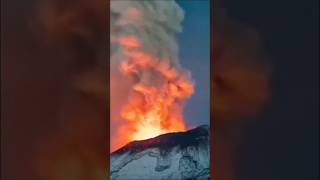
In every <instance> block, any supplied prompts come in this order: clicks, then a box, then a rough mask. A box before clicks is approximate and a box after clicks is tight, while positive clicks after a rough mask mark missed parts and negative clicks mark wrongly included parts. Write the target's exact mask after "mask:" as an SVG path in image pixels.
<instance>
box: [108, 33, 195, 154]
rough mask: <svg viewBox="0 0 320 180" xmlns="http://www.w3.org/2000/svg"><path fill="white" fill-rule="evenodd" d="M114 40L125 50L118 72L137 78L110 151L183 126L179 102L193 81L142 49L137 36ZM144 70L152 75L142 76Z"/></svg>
mask: <svg viewBox="0 0 320 180" xmlns="http://www.w3.org/2000/svg"><path fill="white" fill-rule="evenodd" d="M116 42H117V43H118V45H119V46H121V49H122V51H123V54H125V59H124V60H122V61H121V63H120V72H121V73H122V74H123V75H124V76H128V77H134V78H136V79H139V80H137V82H135V83H134V84H133V86H132V87H131V88H132V89H131V91H132V94H130V95H129V98H128V102H127V103H126V104H125V105H124V106H123V108H122V111H121V118H122V119H123V120H124V121H125V123H123V124H124V125H122V127H121V128H120V129H119V131H118V134H119V136H117V138H116V139H114V140H113V141H114V142H115V143H114V144H115V145H113V147H112V151H113V150H116V149H118V148H120V147H121V146H123V145H125V144H126V143H128V142H130V141H134V140H143V139H148V138H152V137H156V136H158V135H160V134H164V133H168V132H178V131H184V130H186V125H185V122H184V119H183V116H182V109H183V108H182V104H181V102H182V100H184V99H187V98H189V97H191V96H192V94H193V93H194V84H193V83H192V82H191V81H190V80H189V78H188V76H186V74H185V72H183V71H181V70H179V69H177V68H175V67H174V66H172V65H170V63H169V61H167V60H161V59H158V58H157V57H155V56H153V55H152V54H151V53H148V52H146V51H144V49H143V42H142V41H141V40H140V39H138V37H135V36H121V37H119V39H118V40H117V41H116ZM146 73H149V74H150V75H149V76H150V77H151V78H154V79H153V80H150V81H149V80H144V79H143V78H141V77H142V76H143V74H144V75H145V74H146ZM144 77H148V76H144ZM156 81H158V82H156ZM150 82H151V83H150Z"/></svg>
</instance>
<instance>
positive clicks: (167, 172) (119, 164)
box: [111, 125, 210, 180]
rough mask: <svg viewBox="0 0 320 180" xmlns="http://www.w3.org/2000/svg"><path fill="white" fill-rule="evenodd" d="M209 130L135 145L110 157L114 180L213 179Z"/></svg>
mask: <svg viewBox="0 0 320 180" xmlns="http://www.w3.org/2000/svg"><path fill="white" fill-rule="evenodd" d="M209 142H210V130H209V126H206V125H204V126H199V127H197V128H195V129H192V130H189V131H186V132H178V133H168V134H163V135H160V136H158V137H155V138H151V139H147V140H143V141H134V142H131V143H129V144H127V145H126V146H124V147H123V148H121V149H119V150H117V151H115V152H113V153H112V154H111V180H187V179H195V180H204V179H209V178H210V146H209Z"/></svg>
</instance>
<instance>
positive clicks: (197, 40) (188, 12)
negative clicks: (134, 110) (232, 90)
mask: <svg viewBox="0 0 320 180" xmlns="http://www.w3.org/2000/svg"><path fill="white" fill-rule="evenodd" d="M177 2H178V4H179V5H180V6H181V7H182V8H183V9H184V11H185V19H184V21H183V32H182V33H180V34H179V35H178V43H179V48H180V62H181V64H182V66H183V67H184V68H186V69H188V70H190V71H191V73H192V77H193V79H194V81H195V84H196V86H195V88H196V90H195V94H194V95H193V97H192V98H191V99H190V100H188V101H187V104H186V107H185V113H184V114H185V119H186V120H187V125H188V127H189V126H190V127H194V126H198V125H202V124H209V123H210V1H209V0H203V1H184V0H177Z"/></svg>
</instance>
